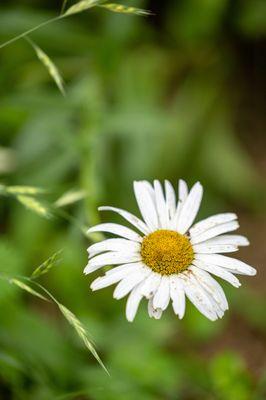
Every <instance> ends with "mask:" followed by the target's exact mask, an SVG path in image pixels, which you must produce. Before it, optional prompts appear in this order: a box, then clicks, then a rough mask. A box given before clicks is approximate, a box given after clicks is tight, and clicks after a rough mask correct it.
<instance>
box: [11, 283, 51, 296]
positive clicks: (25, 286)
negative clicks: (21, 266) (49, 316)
mask: <svg viewBox="0 0 266 400" xmlns="http://www.w3.org/2000/svg"><path fill="white" fill-rule="evenodd" d="M9 283H12V284H14V285H16V286H18V287H19V288H20V289H23V290H25V291H26V292H28V293H30V294H32V295H33V296H35V297H39V298H40V299H42V300H45V301H49V300H48V299H47V298H46V297H44V296H43V295H42V294H40V293H39V292H37V291H36V290H34V289H32V287H30V286H29V285H27V284H26V283H24V282H22V281H21V280H19V279H9Z"/></svg>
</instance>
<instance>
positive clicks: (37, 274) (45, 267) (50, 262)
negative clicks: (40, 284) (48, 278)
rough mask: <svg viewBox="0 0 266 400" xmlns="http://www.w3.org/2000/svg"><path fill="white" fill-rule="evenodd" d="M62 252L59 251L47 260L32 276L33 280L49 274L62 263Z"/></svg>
mask: <svg viewBox="0 0 266 400" xmlns="http://www.w3.org/2000/svg"><path fill="white" fill-rule="evenodd" d="M61 253H62V250H59V251H57V252H56V253H54V254H52V255H51V257H49V258H47V260H45V261H44V262H43V263H42V264H41V265H39V267H37V268H36V269H35V270H34V271H33V273H32V274H31V278H32V279H36V278H39V277H40V276H41V275H44V274H47V272H49V271H50V269H51V268H53V267H54V266H55V265H57V264H58V263H59V261H60V257H59V256H60V255H61Z"/></svg>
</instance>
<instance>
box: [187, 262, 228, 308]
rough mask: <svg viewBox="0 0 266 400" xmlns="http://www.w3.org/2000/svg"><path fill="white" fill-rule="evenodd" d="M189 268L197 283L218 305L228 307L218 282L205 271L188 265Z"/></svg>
mask: <svg viewBox="0 0 266 400" xmlns="http://www.w3.org/2000/svg"><path fill="white" fill-rule="evenodd" d="M189 270H191V271H192V272H193V273H194V276H195V277H196V279H197V280H198V281H199V283H200V284H201V285H202V286H203V287H204V289H205V290H206V291H207V292H209V294H210V295H211V296H212V297H213V298H214V299H215V301H216V302H217V303H218V304H219V305H220V307H221V309H223V310H227V309H228V302H227V299H226V296H225V294H224V291H223V289H222V287H221V286H220V285H219V283H218V282H217V281H216V280H215V279H213V277H212V276H211V275H210V274H209V273H208V272H206V271H204V270H202V269H200V268H198V267H195V266H193V265H192V266H190V267H189Z"/></svg>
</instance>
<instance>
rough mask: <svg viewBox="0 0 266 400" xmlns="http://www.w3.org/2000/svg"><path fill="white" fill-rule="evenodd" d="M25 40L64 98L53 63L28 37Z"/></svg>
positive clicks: (64, 93)
mask: <svg viewBox="0 0 266 400" xmlns="http://www.w3.org/2000/svg"><path fill="white" fill-rule="evenodd" d="M25 40H26V41H27V42H28V43H29V44H30V45H31V47H32V48H33V50H34V51H35V53H36V55H37V57H38V58H39V60H40V61H41V63H42V64H43V65H44V66H45V68H46V69H47V71H48V73H49V74H50V76H51V77H52V78H53V80H54V82H55V84H56V85H57V87H58V89H59V90H60V92H61V93H62V95H63V96H65V95H66V92H65V88H64V81H63V78H62V76H61V74H60V72H59V70H58V68H57V66H56V65H55V63H54V62H53V61H52V60H51V58H50V57H49V56H48V55H47V54H46V53H45V52H44V51H43V50H42V49H41V48H40V47H39V46H38V45H37V44H36V43H35V42H34V41H33V40H32V39H30V38H29V37H28V36H25Z"/></svg>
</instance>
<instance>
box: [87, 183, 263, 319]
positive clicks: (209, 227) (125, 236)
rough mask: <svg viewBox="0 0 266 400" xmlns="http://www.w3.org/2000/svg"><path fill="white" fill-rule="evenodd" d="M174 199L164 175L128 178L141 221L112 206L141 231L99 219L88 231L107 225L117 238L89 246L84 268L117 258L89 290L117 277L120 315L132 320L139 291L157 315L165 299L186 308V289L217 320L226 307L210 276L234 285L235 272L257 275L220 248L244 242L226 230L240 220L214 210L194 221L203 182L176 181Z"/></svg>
mask: <svg viewBox="0 0 266 400" xmlns="http://www.w3.org/2000/svg"><path fill="white" fill-rule="evenodd" d="M178 186H179V188H178V189H179V193H178V199H176V195H175V191H174V188H173V186H172V185H171V183H170V182H168V181H165V183H164V190H163V187H162V185H161V183H160V182H159V181H157V180H155V181H154V184H153V186H152V185H151V184H150V183H149V182H147V181H139V182H134V192H135V196H136V200H137V203H138V206H139V210H140V213H141V215H142V218H143V221H142V220H140V219H139V218H137V217H136V216H134V215H132V214H131V213H129V212H127V211H124V210H121V209H119V208H114V207H100V208H99V210H101V211H114V212H116V213H118V214H120V215H121V216H122V217H124V219H125V220H127V221H128V222H130V224H132V225H133V226H134V228H136V229H137V230H138V231H139V233H136V232H135V231H133V230H132V229H129V228H127V227H125V226H123V225H119V224H114V223H105V224H100V225H96V226H94V227H92V228H90V229H89V232H90V233H92V232H108V233H111V234H113V235H116V236H119V237H120V238H112V239H106V240H103V241H102V242H99V243H95V244H93V245H91V246H90V247H89V248H88V252H89V262H88V265H87V266H86V268H85V270H84V272H85V274H89V273H91V272H93V271H96V270H97V269H99V268H101V267H103V266H106V265H117V266H116V267H114V268H112V269H110V270H109V271H107V272H106V273H105V275H104V276H103V277H99V278H97V279H95V280H94V281H93V282H92V284H91V289H92V290H98V289H102V288H104V287H107V286H109V285H113V284H117V283H118V284H117V286H116V288H115V291H114V298H115V299H121V298H122V297H124V296H126V295H128V294H129V296H128V300H127V305H126V317H127V319H128V320H129V321H133V319H134V317H135V315H136V312H137V310H138V306H139V303H140V301H141V299H142V298H143V297H145V298H146V299H148V313H149V316H150V317H154V318H156V319H159V318H160V317H161V315H162V312H163V311H164V310H165V309H166V308H167V307H168V305H169V303H170V301H171V303H172V306H173V310H174V312H175V314H176V315H178V316H179V318H180V319H181V318H182V317H183V316H184V313H185V304H186V301H185V296H187V297H188V298H189V300H190V301H191V302H192V303H193V304H194V305H195V306H196V307H197V309H198V310H199V311H200V312H201V313H202V314H203V315H205V316H206V317H207V318H209V319H210V320H211V321H215V320H216V319H217V318H221V317H222V316H223V315H224V312H225V311H226V310H227V309H228V303H227V300H226V297H225V294H224V291H223V289H222V287H221V286H220V285H219V283H218V282H217V281H216V280H215V279H213V277H212V276H211V274H213V275H216V276H218V277H220V278H222V279H224V280H225V281H227V282H229V283H231V284H232V285H233V286H235V287H239V286H240V282H239V280H238V279H237V277H236V276H235V274H240V275H255V274H256V270H255V269H254V268H253V267H251V266H249V265H247V264H245V263H244V262H242V261H240V260H237V259H235V258H231V257H228V256H225V255H221V254H219V253H230V252H234V251H237V250H238V247H239V246H247V245H248V244H249V242H248V240H247V239H246V238H245V237H244V236H240V235H232V234H228V232H232V231H235V230H236V229H237V228H238V227H239V224H238V222H237V216H236V214H233V213H224V214H217V215H214V216H212V217H209V218H206V219H204V220H202V221H200V222H198V223H196V224H195V225H193V222H194V220H195V218H196V215H197V213H198V210H199V207H200V203H201V199H202V193H203V188H202V186H201V184H200V183H199V182H197V183H196V184H195V185H194V186H193V187H192V189H191V190H190V191H188V187H187V184H186V183H185V182H184V181H183V180H180V181H179V185H178Z"/></svg>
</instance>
